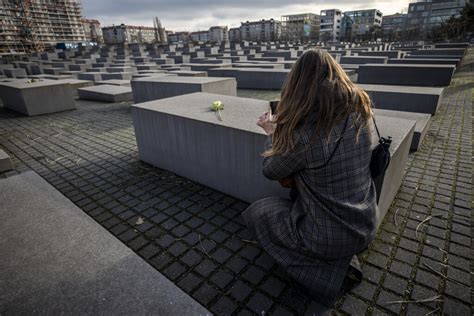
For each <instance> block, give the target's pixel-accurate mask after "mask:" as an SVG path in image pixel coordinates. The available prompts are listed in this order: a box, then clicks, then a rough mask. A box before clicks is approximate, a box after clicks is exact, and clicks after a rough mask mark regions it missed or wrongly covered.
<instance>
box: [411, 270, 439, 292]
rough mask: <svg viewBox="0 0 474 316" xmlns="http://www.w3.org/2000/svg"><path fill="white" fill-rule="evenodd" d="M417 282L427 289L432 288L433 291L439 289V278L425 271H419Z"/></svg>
mask: <svg viewBox="0 0 474 316" xmlns="http://www.w3.org/2000/svg"><path fill="white" fill-rule="evenodd" d="M415 280H416V281H417V282H419V283H421V284H423V285H425V286H427V287H431V288H433V289H437V288H438V284H439V277H438V276H436V275H435V274H432V273H430V272H426V271H424V270H421V269H418V271H417V272H416V279H415Z"/></svg>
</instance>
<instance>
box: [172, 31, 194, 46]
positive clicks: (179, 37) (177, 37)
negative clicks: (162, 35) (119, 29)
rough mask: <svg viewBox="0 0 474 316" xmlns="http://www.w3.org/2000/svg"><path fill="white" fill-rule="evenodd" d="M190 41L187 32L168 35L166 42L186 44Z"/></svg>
mask: <svg viewBox="0 0 474 316" xmlns="http://www.w3.org/2000/svg"><path fill="white" fill-rule="evenodd" d="M189 39H190V33H189V32H175V33H170V34H168V41H169V42H170V43H180V42H181V43H186V42H188V41H189Z"/></svg>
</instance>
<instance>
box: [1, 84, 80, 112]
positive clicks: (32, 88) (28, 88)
mask: <svg viewBox="0 0 474 316" xmlns="http://www.w3.org/2000/svg"><path fill="white" fill-rule="evenodd" d="M0 97H1V98H2V101H3V106H4V107H5V108H8V109H11V110H13V111H17V112H20V113H23V114H26V115H28V116H33V115H41V114H48V113H55V112H61V111H66V110H73V109H75V108H76V105H75V104H74V97H73V90H72V87H71V85H70V84H69V83H67V82H64V81H61V80H42V81H37V82H31V83H29V82H28V81H27V80H24V79H22V80H15V81H12V82H2V83H0Z"/></svg>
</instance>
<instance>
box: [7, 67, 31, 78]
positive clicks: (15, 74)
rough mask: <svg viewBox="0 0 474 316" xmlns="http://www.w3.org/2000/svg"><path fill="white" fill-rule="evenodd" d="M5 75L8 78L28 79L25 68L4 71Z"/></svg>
mask: <svg viewBox="0 0 474 316" xmlns="http://www.w3.org/2000/svg"><path fill="white" fill-rule="evenodd" d="M3 73H4V74H5V76H7V77H8V78H26V77H28V75H27V73H26V70H25V69H24V68H6V69H3Z"/></svg>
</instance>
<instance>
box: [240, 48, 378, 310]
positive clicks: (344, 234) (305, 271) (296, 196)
mask: <svg viewBox="0 0 474 316" xmlns="http://www.w3.org/2000/svg"><path fill="white" fill-rule="evenodd" d="M371 108H372V107H371V101H370V99H369V97H368V95H367V94H366V93H365V92H364V91H362V90H361V89H359V88H357V86H355V85H354V84H353V83H352V82H351V81H350V79H349V78H348V76H347V75H346V73H345V72H344V70H343V69H342V68H341V66H340V65H339V64H338V63H337V62H336V61H335V60H334V59H333V58H332V57H331V56H330V55H329V54H328V53H326V52H323V51H318V50H311V51H308V52H306V53H304V54H303V55H302V56H301V57H300V58H299V60H298V61H297V62H296V63H295V65H294V67H293V70H292V71H291V72H290V74H289V76H288V79H287V82H286V83H285V87H284V88H283V91H282V94H281V100H280V103H279V104H278V106H277V108H276V115H275V116H272V114H271V113H269V112H268V113H264V114H262V116H260V118H259V120H258V122H257V124H258V125H259V126H261V127H262V128H263V129H264V130H265V132H266V133H267V134H268V135H271V136H270V137H269V141H268V146H267V150H266V151H265V152H264V162H263V174H264V175H265V176H266V177H267V178H269V179H272V180H279V181H280V183H282V184H283V183H285V184H286V185H288V184H290V185H291V187H293V189H292V199H291V200H290V199H283V198H266V199H262V200H259V201H257V202H255V203H253V204H252V205H250V206H249V208H248V209H247V210H245V211H244V213H243V218H244V220H245V222H246V224H247V226H248V227H249V229H250V230H251V231H252V232H253V233H254V234H255V236H256V238H257V239H258V241H259V242H260V244H261V245H262V246H263V248H264V249H265V250H266V251H267V252H268V253H269V254H270V255H271V256H272V257H273V258H274V259H275V260H276V261H277V262H278V263H279V264H280V265H282V266H283V267H284V268H285V269H286V271H287V272H288V273H289V275H291V276H292V277H293V278H294V279H296V280H297V281H298V282H299V283H301V284H302V285H303V286H305V287H306V288H308V289H309V290H310V291H311V292H312V294H313V296H315V297H317V298H319V300H320V301H321V302H323V303H326V304H331V303H332V302H333V301H334V299H335V298H336V297H337V295H338V293H339V291H340V289H341V286H342V283H343V281H344V278H345V276H346V273H347V272H348V270H350V269H349V266H351V267H353V269H351V270H352V271H353V272H358V273H355V274H359V273H361V272H360V269H359V268H358V262H357V257H356V256H355V254H357V253H359V252H361V251H363V250H364V249H365V248H366V247H367V246H368V245H369V243H370V242H371V241H372V239H373V238H374V235H375V229H376V213H377V204H376V193H375V185H374V183H373V181H372V178H371V175H370V169H369V165H370V159H371V153H372V137H371V135H372V133H371V129H372V127H373V123H372V109H371Z"/></svg>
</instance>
